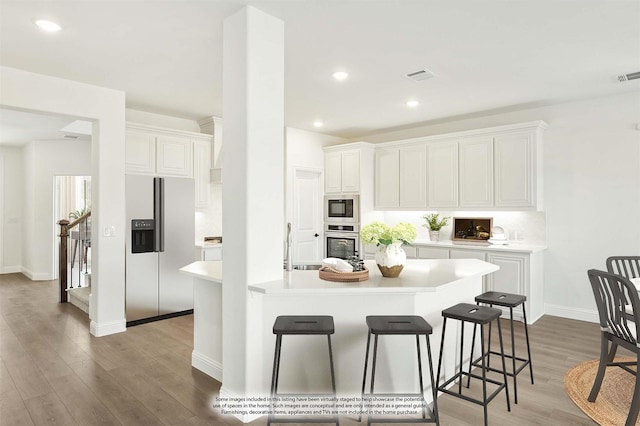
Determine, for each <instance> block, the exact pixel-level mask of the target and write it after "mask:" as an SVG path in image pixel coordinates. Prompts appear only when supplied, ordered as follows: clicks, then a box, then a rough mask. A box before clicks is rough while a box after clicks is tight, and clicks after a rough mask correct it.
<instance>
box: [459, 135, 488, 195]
mask: <svg viewBox="0 0 640 426" xmlns="http://www.w3.org/2000/svg"><path fill="white" fill-rule="evenodd" d="M458 176H459V179H460V181H459V185H460V200H459V201H460V204H459V205H460V207H493V139H492V138H491V137H490V136H484V137H479V138H473V137H472V138H466V139H462V140H460V142H459V144H458Z"/></svg>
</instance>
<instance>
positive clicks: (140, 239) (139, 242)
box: [131, 219, 155, 253]
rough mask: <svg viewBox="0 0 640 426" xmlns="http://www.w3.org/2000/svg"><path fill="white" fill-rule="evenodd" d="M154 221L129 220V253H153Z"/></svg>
mask: <svg viewBox="0 0 640 426" xmlns="http://www.w3.org/2000/svg"><path fill="white" fill-rule="evenodd" d="M154 228H155V227H154V220H153V219H133V220H131V253H150V252H153V251H154V244H153V243H154Z"/></svg>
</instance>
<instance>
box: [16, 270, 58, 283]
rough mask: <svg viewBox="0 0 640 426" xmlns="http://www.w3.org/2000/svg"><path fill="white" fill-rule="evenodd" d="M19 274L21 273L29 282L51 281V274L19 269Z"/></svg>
mask: <svg viewBox="0 0 640 426" xmlns="http://www.w3.org/2000/svg"><path fill="white" fill-rule="evenodd" d="M19 272H22V273H23V274H24V275H26V277H27V278H29V279H30V280H31V281H51V280H52V279H53V276H52V275H51V274H48V273H46V272H33V271H30V270H29V269H27V268H21V270H20V271H19Z"/></svg>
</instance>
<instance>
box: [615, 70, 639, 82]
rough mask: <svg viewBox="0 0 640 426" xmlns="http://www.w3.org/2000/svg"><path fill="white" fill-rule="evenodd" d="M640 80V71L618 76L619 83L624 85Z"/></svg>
mask: <svg viewBox="0 0 640 426" xmlns="http://www.w3.org/2000/svg"><path fill="white" fill-rule="evenodd" d="M638 78H640V71H638V72H632V73H630V74H621V75H619V76H618V81H619V82H620V83H622V82H623V81H629V80H635V79H638Z"/></svg>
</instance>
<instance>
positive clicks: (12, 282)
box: [0, 274, 624, 426]
mask: <svg viewBox="0 0 640 426" xmlns="http://www.w3.org/2000/svg"><path fill="white" fill-rule="evenodd" d="M585 291H588V287H587V285H586V283H585ZM505 325H506V323H505ZM505 329H506V327H505ZM529 332H530V338H531V344H532V356H533V368H534V375H535V385H532V384H531V382H530V378H529V374H528V371H526V370H525V371H523V372H522V373H521V374H520V375H519V376H518V401H519V403H518V404H517V405H516V404H513V403H512V404H511V412H507V410H506V402H505V398H504V396H503V395H499V396H498V397H496V399H495V400H494V401H493V402H492V403H491V404H490V405H489V422H490V424H491V425H524V426H527V425H558V426H560V425H562V426H564V425H593V424H594V422H593V421H591V420H590V419H589V418H588V417H587V416H586V415H585V414H583V413H582V412H581V411H580V410H579V409H578V408H577V407H576V406H575V405H574V404H573V402H572V401H571V400H570V399H569V397H568V396H567V395H566V393H565V391H564V382H563V380H564V374H565V373H566V371H567V370H568V369H569V368H571V367H572V366H574V365H576V364H578V363H580V362H582V361H586V360H590V359H596V358H597V357H598V351H599V330H598V326H597V324H592V323H586V322H581V321H574V320H568V319H562V318H557V317H551V316H545V317H543V318H542V319H540V320H539V321H538V322H536V324H535V325H533V326H531V327H530V328H529ZM494 337H495V332H494ZM494 340H495V339H494ZM509 342H510V341H509V340H506V341H505V343H506V344H509ZM516 343H517V348H516V351H517V352H518V354H524V353H525V352H524V351H525V346H524V344H523V343H524V328H523V327H522V325H521V324H519V323H517V324H516ZM192 345H193V318H192V316H184V317H178V318H172V319H169V320H165V321H159V322H154V323H149V324H144V325H140V326H136V327H132V328H129V329H128V330H127V332H126V333H119V334H116V335H112V336H105V337H101V338H95V337H93V336H91V335H90V333H89V319H88V317H87V316H86V314H85V313H84V312H82V311H80V310H79V309H78V308H76V307H75V306H73V305H71V304H68V303H67V304H59V303H57V283H56V282H54V281H47V282H42V281H37V282H33V281H29V280H28V279H27V278H26V277H24V276H23V275H21V274H7V275H0V425H2V426H5V425H6V426H14V425H65V426H66V425H75V424H78V425H83V426H84V425H94V424H95V425H98V424H100V425H112V424H115V425H119V424H121V425H134V426H135V425H175V426H178V425H192V426H202V425H221V426H222V425H229V426H239V425H241V424H242V423H241V422H240V421H238V420H237V419H235V418H233V417H231V416H223V415H220V414H219V413H218V412H217V411H216V410H214V409H213V408H211V406H212V401H213V400H214V398H215V397H216V396H218V393H219V391H220V383H218V382H217V381H215V380H213V379H212V378H210V377H209V376H206V375H205V374H203V373H201V372H200V371H198V370H195V369H193V368H192V367H191V350H192ZM621 355H624V353H621ZM492 362H494V361H493V360H492ZM354 368H358V369H360V368H361V366H354ZM338 380H339V378H338ZM511 383H512V382H510V384H511ZM478 389H479V387H478V385H475V384H474V383H473V382H472V389H471V392H474V391H475V392H477V391H478ZM512 401H513V400H512ZM438 403H439V408H440V418H441V424H443V425H455V426H467V425H479V424H482V407H480V406H478V405H475V404H471V403H468V402H465V401H461V400H459V399H456V398H454V397H451V396H448V395H443V396H441V397H439V398H438ZM340 423H341V424H342V425H343V426H356V425H362V424H364V423H358V422H357V421H356V419H355V418H354V417H343V418H341V419H340ZM265 424H266V418H261V419H258V420H256V421H254V422H252V423H251V425H252V426H254V425H255V426H262V425H265Z"/></svg>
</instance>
